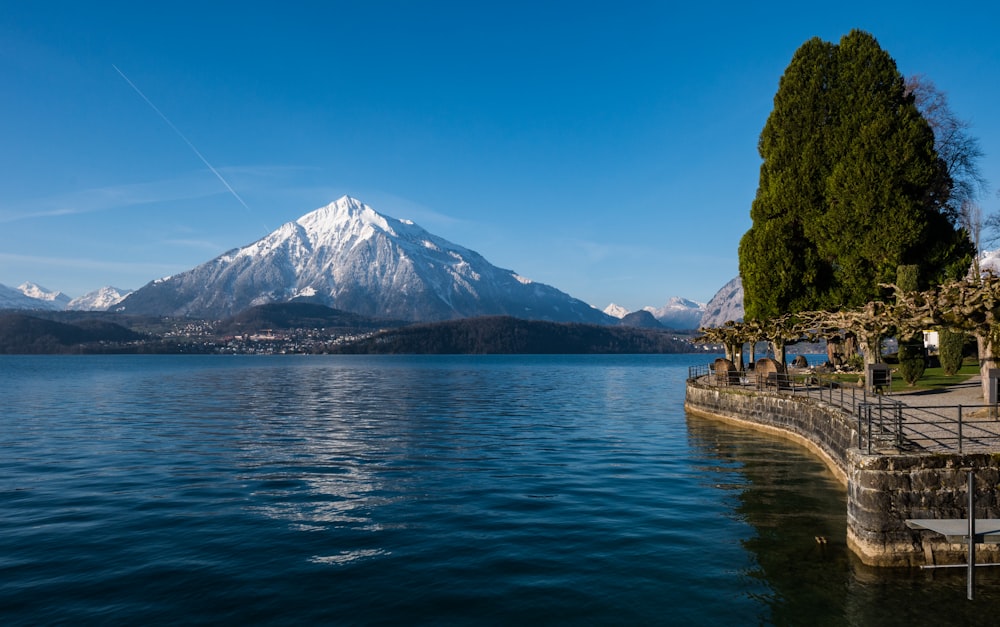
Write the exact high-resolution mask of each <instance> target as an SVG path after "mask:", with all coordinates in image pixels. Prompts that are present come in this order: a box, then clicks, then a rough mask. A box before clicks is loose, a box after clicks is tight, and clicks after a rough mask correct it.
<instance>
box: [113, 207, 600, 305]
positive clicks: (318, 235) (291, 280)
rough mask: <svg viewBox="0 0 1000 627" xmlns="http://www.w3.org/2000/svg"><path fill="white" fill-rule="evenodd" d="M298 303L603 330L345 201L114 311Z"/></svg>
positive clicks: (519, 283) (559, 301)
mask: <svg viewBox="0 0 1000 627" xmlns="http://www.w3.org/2000/svg"><path fill="white" fill-rule="evenodd" d="M302 299H308V300H309V301H310V302H315V303H320V304H325V305H328V306H330V307H335V308H337V309H341V310H344V311H349V312H352V313H358V314H362V315H365V316H369V317H382V318H390V319H403V320H413V321H431V320H448V319H455V318H464V317H472V316H483V315H509V316H514V317H520V318H527V319H542V320H554V321H560V322H597V323H605V324H606V323H608V322H609V321H610V319H609V318H608V317H607V316H605V315H604V314H603V313H601V312H600V311H598V310H596V309H594V308H593V307H591V306H590V305H588V304H586V303H584V302H582V301H580V300H577V299H575V298H572V297H570V296H569V295H568V294H565V293H563V292H560V291H559V290H557V289H555V288H553V287H550V286H548V285H544V284H541V283H533V282H531V281H529V280H527V279H524V278H523V277H520V276H518V275H517V274H515V273H514V272H512V271H511V270H504V269H502V268H498V267H496V266H494V265H492V264H490V263H489V262H488V261H486V260H485V259H484V258H483V257H482V256H481V255H479V254H478V253H476V252H475V251H473V250H470V249H467V248H464V247H462V246H459V245H457V244H453V243H452V242H449V241H447V240H445V239H444V238H442V237H438V236H436V235H432V234H431V233H428V232H427V231H425V230H424V229H422V228H421V227H419V226H417V225H416V224H414V223H412V222H409V221H404V220H398V219H396V218H391V217H389V216H386V215H383V214H381V213H379V212H377V211H375V210H374V209H372V208H371V207H369V206H368V205H366V204H364V203H363V202H361V201H360V200H357V199H355V198H351V197H350V196H344V197H342V198H340V199H338V200H335V201H334V202H332V203H330V204H328V205H326V206H325V207H320V208H319V209H316V210H314V211H311V212H309V213H307V214H305V215H304V216H302V217H301V218H299V219H298V220H295V221H294V222H288V223H286V224H284V225H283V226H281V227H280V228H279V229H278V230H276V231H274V232H273V233H271V234H269V235H267V236H265V237H264V238H263V239H260V240H258V241H256V242H254V243H252V244H250V245H248V246H244V247H242V248H239V249H234V250H231V251H229V252H227V253H225V254H223V255H220V256H219V257H217V258H215V259H213V260H211V261H208V262H206V263H204V264H202V265H200V266H198V267H196V268H193V269H191V270H188V271H187V272H183V273H180V274H176V275H173V276H171V277H169V278H167V279H162V280H160V281H155V282H153V283H150V284H148V285H146V286H145V287H143V288H142V289H139V290H137V291H136V292H134V293H133V294H131V295H130V296H128V297H126V298H125V300H123V301H122V303H121V304H120V306H118V309H121V310H123V311H127V312H130V313H133V312H134V313H157V314H160V315H190V316H198V317H215V318H217V317H223V316H227V315H232V314H234V313H236V312H238V311H242V310H243V309H246V308H247V307H251V306H254V305H262V304H265V303H275V302H278V303H280V302H289V301H293V300H296V301H299V300H302Z"/></svg>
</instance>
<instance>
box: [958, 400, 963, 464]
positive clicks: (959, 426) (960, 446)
mask: <svg viewBox="0 0 1000 627" xmlns="http://www.w3.org/2000/svg"><path fill="white" fill-rule="evenodd" d="M958 453H959V454H960V455H961V453H962V406H961V405H959V406H958Z"/></svg>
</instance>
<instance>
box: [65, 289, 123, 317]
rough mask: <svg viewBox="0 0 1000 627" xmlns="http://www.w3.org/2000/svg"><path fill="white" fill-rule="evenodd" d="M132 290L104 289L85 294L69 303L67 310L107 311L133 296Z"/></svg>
mask: <svg viewBox="0 0 1000 627" xmlns="http://www.w3.org/2000/svg"><path fill="white" fill-rule="evenodd" d="M131 293H132V291H131V290H122V289H118V288H117V287H110V286H108V287H102V288H101V289H99V290H95V291H93V292H90V293H87V294H84V295H83V296H79V297H77V298H74V299H73V300H71V301H69V303H68V304H67V305H66V309H72V310H74V311H106V310H108V309H110V308H111V307H113V306H114V305H117V304H118V303H120V302H121V301H122V299H123V298H125V297H126V296H128V295H129V294H131Z"/></svg>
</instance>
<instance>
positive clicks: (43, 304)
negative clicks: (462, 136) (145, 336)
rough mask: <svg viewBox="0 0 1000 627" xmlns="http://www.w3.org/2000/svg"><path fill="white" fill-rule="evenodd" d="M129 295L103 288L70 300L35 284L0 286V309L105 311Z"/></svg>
mask: <svg viewBox="0 0 1000 627" xmlns="http://www.w3.org/2000/svg"><path fill="white" fill-rule="evenodd" d="M128 294H129V292H128V291H126V290H119V289H117V288H114V287H102V288H101V289H99V290H96V291H93V292H90V293H89V294H86V295H84V296H81V297H79V298H74V299H70V297H69V296H67V295H65V294H63V293H62V292H57V291H53V290H49V289H46V288H44V287H42V286H40V285H36V284H35V283H30V282H29V283H22V284H21V285H19V286H18V287H17V289H14V288H11V287H7V286H6V285H0V309H31V310H43V311H63V310H73V311H105V310H107V309H108V308H109V307H111V306H112V305H115V304H117V303H118V302H119V301H121V299H123V298H125V296H126V295H128Z"/></svg>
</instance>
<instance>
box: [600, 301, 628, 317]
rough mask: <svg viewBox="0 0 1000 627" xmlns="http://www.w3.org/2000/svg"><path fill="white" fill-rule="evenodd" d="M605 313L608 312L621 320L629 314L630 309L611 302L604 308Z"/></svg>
mask: <svg viewBox="0 0 1000 627" xmlns="http://www.w3.org/2000/svg"><path fill="white" fill-rule="evenodd" d="M604 313H606V314H608V315H609V316H611V317H612V318H618V319H619V320H621V319H622V318H624V317H625V316H627V315H628V309H625V308H624V307H622V306H621V305H616V304H614V303H611V304H609V305H608V306H607V307H605V308H604Z"/></svg>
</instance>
